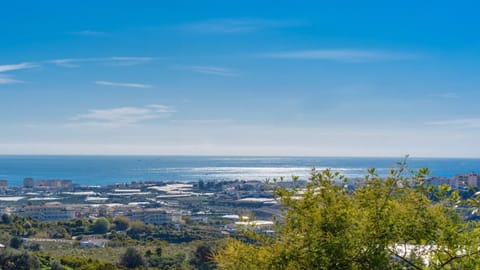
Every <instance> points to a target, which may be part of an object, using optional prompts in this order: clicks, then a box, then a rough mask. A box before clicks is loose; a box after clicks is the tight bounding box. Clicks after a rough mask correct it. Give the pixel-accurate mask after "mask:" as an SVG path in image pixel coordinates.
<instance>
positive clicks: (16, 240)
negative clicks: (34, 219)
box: [10, 236, 23, 249]
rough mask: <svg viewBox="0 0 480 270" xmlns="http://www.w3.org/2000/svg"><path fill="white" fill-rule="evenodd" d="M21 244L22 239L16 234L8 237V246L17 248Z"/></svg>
mask: <svg viewBox="0 0 480 270" xmlns="http://www.w3.org/2000/svg"><path fill="white" fill-rule="evenodd" d="M22 244H23V239H22V238H21V237H18V236H14V237H12V238H11V239H10V247H11V248H15V249H19V248H20V247H21V246H22Z"/></svg>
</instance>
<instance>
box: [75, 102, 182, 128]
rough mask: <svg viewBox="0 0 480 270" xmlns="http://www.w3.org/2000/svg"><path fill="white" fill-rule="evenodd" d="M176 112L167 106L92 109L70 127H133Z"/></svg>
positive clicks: (79, 116) (80, 116) (76, 118)
mask: <svg viewBox="0 0 480 270" xmlns="http://www.w3.org/2000/svg"><path fill="white" fill-rule="evenodd" d="M173 112H175V111H174V110H173V109H172V108H171V107H169V106H166V105H159V104H152V105H146V106H143V107H119V108H111V109H91V110H88V112H87V113H84V114H78V115H76V116H75V117H73V118H72V120H74V121H75V122H74V123H71V124H70V126H78V125H90V126H105V127H119V126H125V125H133V124H138V123H141V122H144V121H146V120H151V119H158V118H165V117H168V116H170V114H171V113H173Z"/></svg>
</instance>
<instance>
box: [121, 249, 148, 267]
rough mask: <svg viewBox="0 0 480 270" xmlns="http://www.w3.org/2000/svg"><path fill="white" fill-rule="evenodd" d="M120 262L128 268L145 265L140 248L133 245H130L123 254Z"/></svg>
mask: <svg viewBox="0 0 480 270" xmlns="http://www.w3.org/2000/svg"><path fill="white" fill-rule="evenodd" d="M120 264H121V265H123V266H125V267H127V268H130V269H133V268H137V267H140V266H144V265H145V261H144V259H143V257H142V254H140V252H139V251H138V250H136V249H134V248H132V247H129V248H127V250H126V251H125V253H124V254H123V256H122V258H121V260H120Z"/></svg>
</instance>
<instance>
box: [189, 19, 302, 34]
mask: <svg viewBox="0 0 480 270" xmlns="http://www.w3.org/2000/svg"><path fill="white" fill-rule="evenodd" d="M300 24H301V23H300V22H299V21H278V20H266V19H255V18H224V19H210V20H205V21H199V22H194V23H189V24H185V25H183V26H182V28H183V29H186V30H189V31H193V32H200V33H226V34H227V33H248V32H255V31H258V30H262V29H267V28H279V27H289V26H296V25H300Z"/></svg>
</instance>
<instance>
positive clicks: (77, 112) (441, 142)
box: [0, 0, 480, 157]
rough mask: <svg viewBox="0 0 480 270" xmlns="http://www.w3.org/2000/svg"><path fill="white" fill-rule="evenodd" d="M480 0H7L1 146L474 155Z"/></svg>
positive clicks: (44, 150)
mask: <svg viewBox="0 0 480 270" xmlns="http://www.w3.org/2000/svg"><path fill="white" fill-rule="evenodd" d="M479 8H480V4H479V3H477V2H476V1H457V2H452V1H250V0H243V1H207V0H205V1H196V0H191V1H183V0H176V1H121V0H116V1H98V0H97V1H90V0H86V1H75V2H72V1H34V0H30V1H26V0H24V1H21V0H19V1H5V2H3V3H2V4H1V8H0V33H1V36H0V127H1V129H0V130H1V132H0V154H105V155H116V154H132V155H146V154H148V155H267V156H270V155H274V156H275V155H281V156H379V157H381V156H393V157H400V156H403V155H405V154H410V155H411V156H414V157H480V144H479V143H478V138H480V106H479V104H478V103H479V102H478V101H479V98H480V91H479V90H480V89H479V85H480V76H479V74H480V35H478V29H479V27H480V18H479V17H478V10H479Z"/></svg>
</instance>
